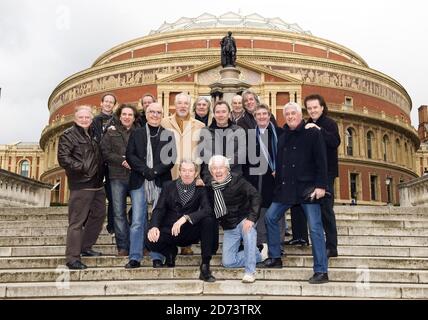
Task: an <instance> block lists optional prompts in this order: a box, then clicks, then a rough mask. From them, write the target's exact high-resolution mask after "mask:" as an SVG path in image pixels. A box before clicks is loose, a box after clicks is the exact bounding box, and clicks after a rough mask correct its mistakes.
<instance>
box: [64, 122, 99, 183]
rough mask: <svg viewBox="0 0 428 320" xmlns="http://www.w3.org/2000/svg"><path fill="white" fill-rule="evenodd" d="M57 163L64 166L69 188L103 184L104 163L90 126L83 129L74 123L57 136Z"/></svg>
mask: <svg viewBox="0 0 428 320" xmlns="http://www.w3.org/2000/svg"><path fill="white" fill-rule="evenodd" d="M58 163H59V165H60V166H61V167H62V168H64V170H65V173H66V175H67V178H68V185H69V188H70V190H81V189H90V188H100V187H102V186H103V177H104V165H103V159H102V156H101V151H100V149H99V145H98V143H97V142H96V141H95V139H94V137H93V133H92V128H89V130H88V133H87V134H86V132H85V130H84V129H83V128H82V127H80V126H78V125H77V124H74V125H73V126H72V127H71V128H68V129H67V130H65V131H64V133H63V134H62V135H61V137H60V138H59V144H58Z"/></svg>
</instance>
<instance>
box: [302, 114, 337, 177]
mask: <svg viewBox="0 0 428 320" xmlns="http://www.w3.org/2000/svg"><path fill="white" fill-rule="evenodd" d="M313 122H314V121H313V120H312V119H311V118H309V120H308V123H313ZM315 123H316V125H317V126H318V127H320V128H321V133H322V136H323V138H324V141H325V146H326V151H327V171H328V172H327V173H328V176H329V177H334V178H335V177H338V176H339V165H338V157H337V148H338V147H339V145H340V135H339V129H338V127H337V123H336V122H335V121H334V120H333V119H331V118H329V117H327V116H325V115H321V117H319V119H318V120H317V121H316V122H315Z"/></svg>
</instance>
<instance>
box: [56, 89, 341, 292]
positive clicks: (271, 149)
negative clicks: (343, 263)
mask: <svg viewBox="0 0 428 320" xmlns="http://www.w3.org/2000/svg"><path fill="white" fill-rule="evenodd" d="M190 103H191V99H190V96H189V95H188V94H186V93H180V94H178V95H177V96H176V97H175V113H174V114H173V115H171V116H166V117H163V108H162V106H161V105H160V104H159V103H157V102H156V101H155V98H154V97H153V96H152V95H150V94H146V95H144V96H143V98H142V99H141V105H142V110H140V111H139V110H137V108H136V107H134V106H133V105H129V104H122V105H120V106H119V107H117V108H116V110H115V112H113V109H114V106H115V105H117V100H116V97H115V96H114V95H113V94H111V93H107V94H104V95H103V96H102V99H101V113H100V115H98V116H96V117H95V118H93V115H92V109H91V107H89V106H79V107H77V108H76V111H75V119H74V125H73V126H72V127H71V128H69V129H67V130H66V131H65V132H64V133H63V134H62V136H61V137H60V142H59V148H58V160H59V164H60V165H61V166H62V167H63V168H64V169H65V171H66V174H67V177H68V181H69V188H70V199H69V227H68V231H67V249H66V260H67V266H68V267H69V268H70V269H85V268H86V265H84V264H83V263H82V262H81V259H80V257H81V256H98V255H101V253H99V252H97V251H94V250H93V249H92V246H93V245H94V244H95V243H96V240H97V238H98V235H99V233H100V232H101V229H102V225H103V222H104V218H105V211H106V201H105V196H107V199H108V206H109V209H108V219H107V220H108V223H107V229H108V230H109V232H114V234H115V238H116V245H117V249H118V255H119V256H128V263H127V264H126V266H125V268H138V267H140V266H141V260H142V258H143V254H144V249H145V248H146V249H148V250H149V251H150V256H151V258H152V261H153V267H154V268H164V267H174V266H175V260H176V256H177V254H178V248H177V247H183V248H187V249H188V250H191V249H190V246H191V245H192V244H195V243H198V242H200V244H201V257H202V261H201V264H200V276H199V278H200V279H201V280H203V281H207V282H213V281H215V277H214V275H213V274H212V272H211V270H210V261H211V257H212V255H214V254H216V252H217V250H218V246H219V226H221V227H222V229H223V244H222V264H223V266H224V267H226V268H229V267H230V268H242V267H243V268H244V270H245V273H244V276H243V278H242V281H243V282H245V283H252V282H254V281H255V274H256V267H260V268H282V259H281V255H282V250H281V244H282V242H283V240H284V233H285V229H286V220H285V218H284V214H285V211H286V210H288V209H289V208H291V210H292V211H291V212H292V227H293V239H292V240H291V241H289V244H293V241H294V243H300V242H299V241H300V240H301V239H303V238H304V237H305V235H306V238H307V225H308V226H309V230H310V238H311V243H312V254H313V257H314V275H313V276H312V277H311V278H310V279H309V282H310V283H315V284H318V283H325V282H328V258H329V257H334V256H337V231H336V222H335V216H334V212H333V203H334V180H335V178H336V177H337V176H338V172H337V171H338V170H337V147H338V146H339V144H340V136H339V133H338V128H337V125H336V123H335V122H334V121H333V120H332V119H330V118H329V117H327V106H326V103H325V101H324V99H323V98H322V97H321V96H319V95H310V96H308V97H306V98H305V101H304V104H305V107H306V109H307V111H308V115H309V119H308V121H307V122H305V121H304V120H303V115H302V108H301V107H300V106H299V104H297V103H295V102H289V103H287V104H286V105H285V106H284V109H283V115H284V118H285V122H286V124H285V125H284V127H283V128H279V127H278V125H277V122H276V120H275V118H274V116H273V115H272V114H271V111H270V108H269V106H267V105H266V104H263V103H260V101H259V99H258V96H257V95H256V93H255V92H254V91H251V90H246V91H244V92H243V93H242V95H236V96H235V97H233V99H232V107H231V106H230V105H229V104H228V103H227V102H226V101H222V100H220V101H216V102H215V103H214V105H213V106H212V107H211V101H210V100H209V99H207V98H205V97H199V98H198V99H197V100H196V102H195V103H194V105H193V109H191V106H190ZM104 188H105V190H104ZM128 196H130V198H131V206H132V209H131V212H130V213H127V197H128ZM150 207H151V208H152V210H151V217H150V215H149V214H148V212H149V211H150V210H148V208H150ZM265 243H267V247H268V256H267V257H265V259H264V260H263V259H262V255H261V251H263V250H262V249H263V248H264V244H265Z"/></svg>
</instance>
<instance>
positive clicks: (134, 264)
mask: <svg viewBox="0 0 428 320" xmlns="http://www.w3.org/2000/svg"><path fill="white" fill-rule="evenodd" d="M139 267H141V263H140V262H138V261H137V260H130V261H129V262H128V263H127V264H126V266H125V269H135V268H139Z"/></svg>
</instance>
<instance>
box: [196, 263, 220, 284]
mask: <svg viewBox="0 0 428 320" xmlns="http://www.w3.org/2000/svg"><path fill="white" fill-rule="evenodd" d="M199 269H200V270H201V273H200V274H199V279H200V280H202V281H205V282H215V280H216V279H215V277H214V276H213V275H212V274H211V270H210V265H209V264H204V263H203V264H201V266H200V267H199Z"/></svg>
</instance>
